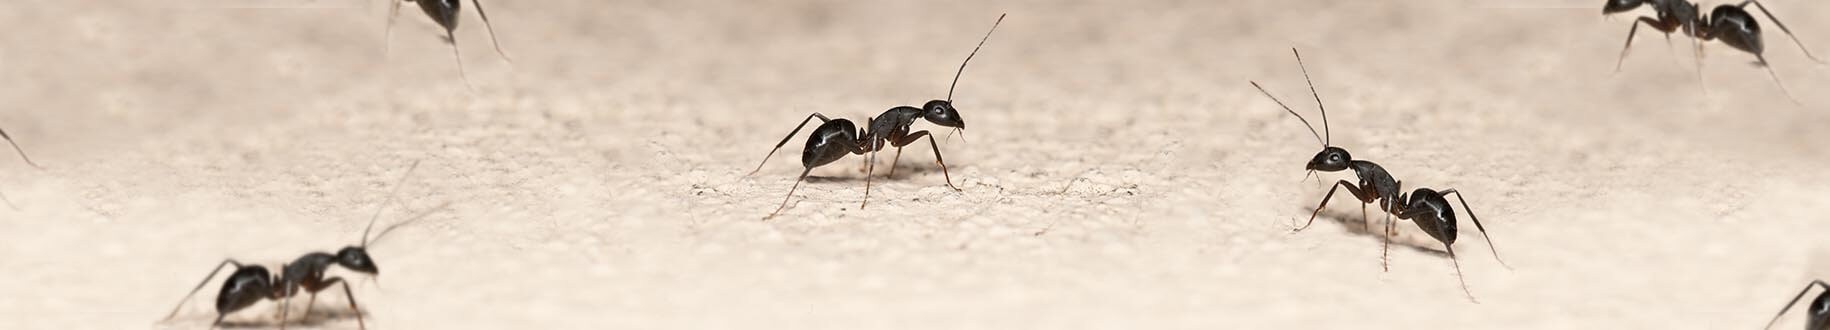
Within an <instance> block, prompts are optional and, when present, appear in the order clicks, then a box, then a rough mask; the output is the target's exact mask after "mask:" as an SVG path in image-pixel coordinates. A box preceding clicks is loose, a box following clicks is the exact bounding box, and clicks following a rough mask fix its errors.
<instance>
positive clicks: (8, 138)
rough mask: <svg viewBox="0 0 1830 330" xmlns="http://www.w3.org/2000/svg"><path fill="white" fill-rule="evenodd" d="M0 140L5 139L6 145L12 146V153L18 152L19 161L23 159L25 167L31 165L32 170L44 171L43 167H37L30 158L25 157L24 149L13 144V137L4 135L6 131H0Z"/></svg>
mask: <svg viewBox="0 0 1830 330" xmlns="http://www.w3.org/2000/svg"><path fill="white" fill-rule="evenodd" d="M0 138H4V139H6V143H7V144H11V145H13V151H17V152H19V159H24V160H25V164H26V165H32V168H36V169H40V170H42V169H44V167H41V166H38V163H35V162H32V158H31V157H26V155H25V149H20V148H19V143H17V142H13V137H12V136H11V135H6V130H0Z"/></svg>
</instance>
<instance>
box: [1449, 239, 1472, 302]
mask: <svg viewBox="0 0 1830 330" xmlns="http://www.w3.org/2000/svg"><path fill="white" fill-rule="evenodd" d="M1442 249H1443V250H1445V251H1448V252H1449V264H1450V265H1454V266H1455V280H1456V281H1459V282H1461V292H1462V293H1463V294H1467V295H1468V301H1469V302H1473V303H1476V304H1479V303H1481V301H1480V300H1478V299H1474V291H1471V290H1468V280H1467V279H1466V278H1463V277H1462V275H1461V262H1460V261H1456V260H1455V248H1453V247H1449V244H1443V245H1442Z"/></svg>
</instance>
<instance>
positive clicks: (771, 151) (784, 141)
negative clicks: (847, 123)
mask: <svg viewBox="0 0 1830 330" xmlns="http://www.w3.org/2000/svg"><path fill="white" fill-rule="evenodd" d="M814 118H820V122H822V123H824V122H828V121H832V119H828V118H826V115H822V114H820V113H818V112H815V113H813V114H811V115H807V119H802V120H801V124H800V125H797V126H794V130H793V131H789V132H788V136H783V137H782V142H780V143H776V144H775V149H769V155H768V156H763V160H762V163H760V164H756V169H755V170H751V171H750V174H744V175H743V176H751V175H754V174H756V172H757V171H762V167H763V164H768V163H769V157H774V156H775V152H776V151H780V150H782V146H783V145H787V144H788V140H793V139H794V134H797V133H800V132H801V128H805V127H807V122H809V121H813V119H814Z"/></svg>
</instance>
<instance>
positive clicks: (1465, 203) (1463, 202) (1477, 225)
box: [1440, 189, 1512, 270]
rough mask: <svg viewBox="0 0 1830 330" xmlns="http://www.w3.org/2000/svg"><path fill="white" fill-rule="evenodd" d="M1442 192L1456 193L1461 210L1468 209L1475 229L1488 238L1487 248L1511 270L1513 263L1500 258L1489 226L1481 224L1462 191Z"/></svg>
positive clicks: (1445, 191)
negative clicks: (1488, 228) (1509, 263)
mask: <svg viewBox="0 0 1830 330" xmlns="http://www.w3.org/2000/svg"><path fill="white" fill-rule="evenodd" d="M1440 193H1442V195H1443V196H1448V195H1450V194H1454V195H1455V200H1457V201H1460V202H1461V210H1462V211H1468V220H1471V221H1474V229H1479V230H1480V231H1481V238H1482V239H1485V240H1487V250H1488V251H1493V260H1498V261H1499V262H1500V266H1505V267H1506V269H1507V270H1511V269H1512V265H1507V264H1506V260H1504V259H1500V250H1498V249H1495V248H1493V237H1489V236H1487V228H1486V227H1482V226H1481V218H1480V217H1478V216H1475V215H1474V209H1473V208H1469V207H1468V200H1467V199H1466V198H1463V197H1462V196H1461V192H1460V191H1456V190H1455V189H1445V190H1443V191H1441V192H1440Z"/></svg>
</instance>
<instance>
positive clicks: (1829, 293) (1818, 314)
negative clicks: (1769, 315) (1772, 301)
mask: <svg viewBox="0 0 1830 330" xmlns="http://www.w3.org/2000/svg"><path fill="white" fill-rule="evenodd" d="M1814 286H1815V287H1821V288H1824V290H1825V291H1824V293H1819V294H1817V299H1813V300H1811V309H1809V310H1806V311H1805V312H1807V313H1811V315H1808V316H1806V317H1808V319H1805V330H1830V284H1825V283H1824V281H1823V280H1813V281H1811V284H1806V285H1805V289H1804V290H1798V296H1795V297H1792V302H1788V303H1786V307H1785V308H1783V309H1780V310H1779V314H1775V315H1773V320H1772V321H1767V323H1766V329H1772V328H1773V324H1774V323H1778V322H1779V317H1780V316H1785V315H1786V311H1788V310H1791V309H1792V305H1796V304H1798V300H1799V299H1804V297H1805V293H1807V292H1811V287H1814Z"/></svg>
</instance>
